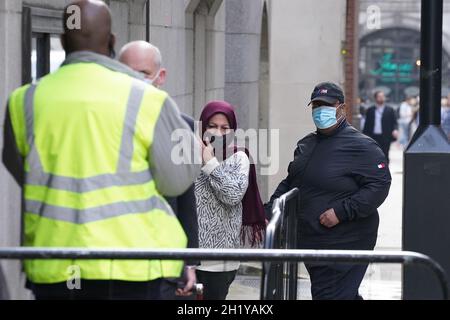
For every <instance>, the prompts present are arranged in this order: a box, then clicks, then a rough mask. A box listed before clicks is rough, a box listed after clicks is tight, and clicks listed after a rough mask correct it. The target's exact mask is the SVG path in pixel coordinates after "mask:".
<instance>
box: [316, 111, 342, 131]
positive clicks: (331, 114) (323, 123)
mask: <svg viewBox="0 0 450 320" xmlns="http://www.w3.org/2000/svg"><path fill="white" fill-rule="evenodd" d="M336 112H337V108H335V107H330V106H321V107H317V108H315V109H314V110H313V111H312V118H313V121H314V124H315V125H316V127H317V128H318V129H328V128H331V127H332V126H334V125H335V124H336V123H337V122H338V120H337V119H336Z"/></svg>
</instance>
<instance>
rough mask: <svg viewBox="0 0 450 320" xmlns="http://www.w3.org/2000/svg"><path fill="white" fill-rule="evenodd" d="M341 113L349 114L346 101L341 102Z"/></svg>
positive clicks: (343, 114)
mask: <svg viewBox="0 0 450 320" xmlns="http://www.w3.org/2000/svg"><path fill="white" fill-rule="evenodd" d="M341 115H342V116H344V117H346V116H347V105H346V104H345V103H343V104H341Z"/></svg>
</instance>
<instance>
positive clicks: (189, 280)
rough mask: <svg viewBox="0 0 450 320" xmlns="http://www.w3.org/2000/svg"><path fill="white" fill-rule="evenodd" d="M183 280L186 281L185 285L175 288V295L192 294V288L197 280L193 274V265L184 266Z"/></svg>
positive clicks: (186, 295)
mask: <svg viewBox="0 0 450 320" xmlns="http://www.w3.org/2000/svg"><path fill="white" fill-rule="evenodd" d="M184 280H185V281H186V285H185V286H184V288H182V289H177V291H176V292H175V294H176V295H177V296H181V297H188V296H190V295H192V288H193V287H194V284H195V283H196V282H197V276H196V275H195V267H194V266H186V267H184Z"/></svg>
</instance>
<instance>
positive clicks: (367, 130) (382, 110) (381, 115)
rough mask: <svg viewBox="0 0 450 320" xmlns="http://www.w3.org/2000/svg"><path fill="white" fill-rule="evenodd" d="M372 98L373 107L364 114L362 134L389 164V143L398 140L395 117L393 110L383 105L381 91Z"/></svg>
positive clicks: (383, 98)
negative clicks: (371, 140)
mask: <svg viewBox="0 0 450 320" xmlns="http://www.w3.org/2000/svg"><path fill="white" fill-rule="evenodd" d="M374 98H375V105H374V106H372V107H370V108H369V109H368V110H367V113H366V122H365V125H364V130H363V133H364V134H365V135H368V136H369V137H371V138H372V139H374V140H375V141H376V142H377V143H378V144H379V145H380V147H381V150H383V152H384V154H385V155H386V158H387V160H388V163H389V149H390V146H391V143H392V142H393V141H395V140H397V138H398V124H397V116H396V115H395V111H394V109H392V108H391V107H389V106H387V105H386V104H385V102H386V97H385V95H384V93H383V92H382V91H377V92H375V94H374Z"/></svg>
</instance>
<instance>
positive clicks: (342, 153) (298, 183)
mask: <svg viewBox="0 0 450 320" xmlns="http://www.w3.org/2000/svg"><path fill="white" fill-rule="evenodd" d="M310 104H312V116H313V120H314V123H315V125H316V127H317V131H316V132H315V133H312V134H309V135H308V136H306V137H305V138H303V139H302V140H300V141H299V142H298V144H297V149H296V150H295V153H294V160H293V161H292V162H291V163H290V164H289V167H288V176H287V178H286V179H284V180H283V181H282V182H281V183H280V185H279V186H278V188H277V190H276V191H275V193H274V194H273V195H272V197H271V199H270V202H269V203H268V204H266V212H268V213H269V212H270V211H271V208H272V203H273V201H274V200H275V199H276V198H278V197H279V196H281V195H282V194H283V193H285V192H287V191H289V190H290V189H292V188H294V187H298V188H299V190H300V194H299V211H298V219H299V224H298V230H299V234H298V235H299V247H300V248H305V249H358V250H373V248H374V247H375V243H376V239H377V232H378V224H379V217H378V211H377V208H378V207H379V206H380V205H381V204H382V203H383V201H384V200H385V198H386V197H387V195H388V192H389V188H390V184H391V175H390V172H389V169H388V166H387V163H386V157H385V155H384V154H383V152H382V151H381V149H380V147H379V146H378V145H377V144H376V143H375V141H373V140H372V139H371V138H369V137H367V136H365V135H363V134H362V133H360V132H359V131H358V130H356V129H355V128H353V127H352V126H350V125H349V124H348V122H347V121H346V119H345V111H344V110H345V104H344V95H343V93H342V90H341V89H340V88H339V87H338V86H337V85H335V84H333V83H321V84H319V85H317V86H316V87H315V88H314V91H313V93H312V96H311V102H310ZM306 268H307V270H308V272H309V274H310V278H311V293H312V297H313V299H360V298H361V296H360V295H359V293H358V289H359V286H360V284H361V281H362V279H363V277H364V274H365V272H366V269H367V265H340V264H313V263H306Z"/></svg>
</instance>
